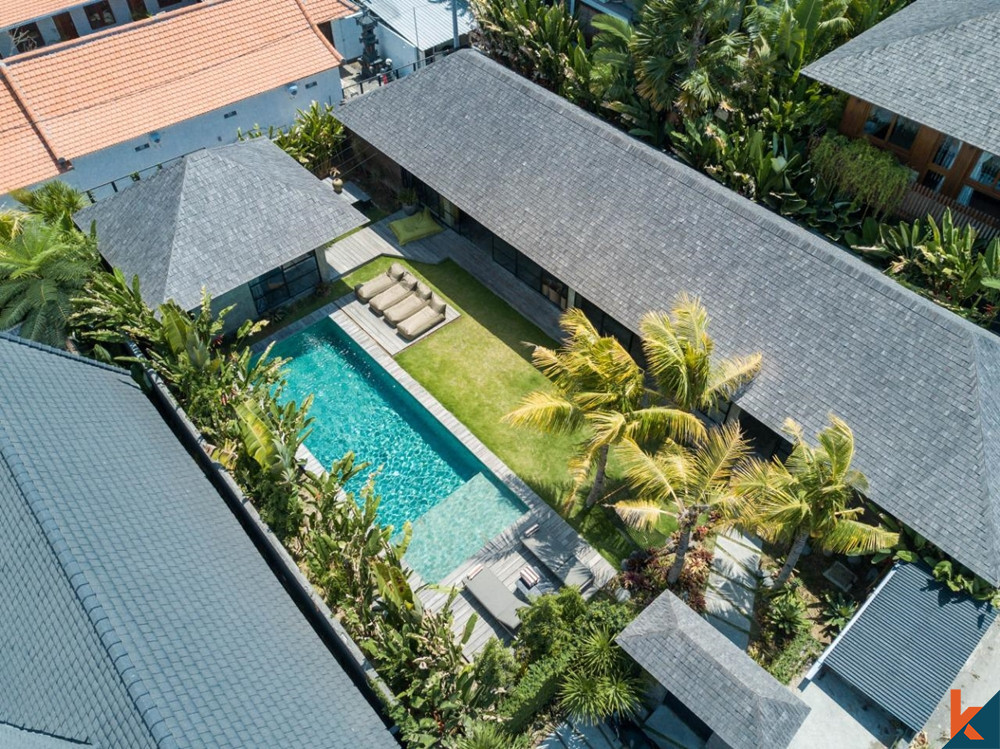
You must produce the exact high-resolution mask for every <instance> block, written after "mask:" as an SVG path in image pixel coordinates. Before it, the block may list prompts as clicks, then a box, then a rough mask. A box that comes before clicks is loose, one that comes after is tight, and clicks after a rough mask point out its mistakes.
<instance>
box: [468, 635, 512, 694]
mask: <svg viewBox="0 0 1000 749" xmlns="http://www.w3.org/2000/svg"><path fill="white" fill-rule="evenodd" d="M473 665H474V666H475V674H476V681H478V682H479V683H480V685H482V687H483V688H485V689H487V690H488V691H489V692H490V693H491V694H493V695H496V697H497V699H499V698H500V697H501V696H503V695H504V694H506V693H507V692H509V691H510V689H511V688H512V687H513V686H514V683H515V682H516V681H517V677H518V675H519V674H520V673H521V667H520V666H519V665H518V663H517V660H516V659H515V658H514V653H513V652H511V649H510V648H508V647H507V646H506V645H504V644H503V643H502V642H500V640H498V639H497V638H495V637H494V638H492V639H490V640H489V641H487V643H486V647H485V648H483V649H482V650H481V651H479V653H478V654H477V655H476V659H475V662H474V664H473Z"/></svg>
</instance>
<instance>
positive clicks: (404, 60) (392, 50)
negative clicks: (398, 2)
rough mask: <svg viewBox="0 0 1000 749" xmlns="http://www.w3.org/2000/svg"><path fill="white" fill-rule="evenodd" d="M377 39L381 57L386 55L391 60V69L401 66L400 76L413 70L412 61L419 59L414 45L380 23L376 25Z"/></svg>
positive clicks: (383, 57)
mask: <svg viewBox="0 0 1000 749" xmlns="http://www.w3.org/2000/svg"><path fill="white" fill-rule="evenodd" d="M378 40H379V45H378V51H379V53H380V54H381V55H382V59H383V60H384V59H385V58H387V57H388V58H389V59H390V60H392V67H393V69H400V68H402V70H399V77H400V78H402V77H403V76H406V75H409V74H410V73H412V72H413V63H414V62H416V61H417V60H418V59H420V58H419V53H418V51H417V48H416V47H414V46H413V45H412V44H410V43H409V42H408V41H406V40H405V39H404V38H403V37H401V36H400V35H399V34H397V33H396V32H395V31H393V30H392V29H390V28H388V27H386V26H383V25H382V24H379V26H378Z"/></svg>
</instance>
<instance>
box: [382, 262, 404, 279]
mask: <svg viewBox="0 0 1000 749" xmlns="http://www.w3.org/2000/svg"><path fill="white" fill-rule="evenodd" d="M385 273H386V275H387V276H389V277H390V278H393V279H395V280H397V281H398V280H399V279H400V278H402V277H403V274H404V273H406V268H404V267H403V266H402V265H400V264H399V263H393V264H392V265H390V266H389V270H387V271H386V272H385Z"/></svg>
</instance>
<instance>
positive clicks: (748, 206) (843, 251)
mask: <svg viewBox="0 0 1000 749" xmlns="http://www.w3.org/2000/svg"><path fill="white" fill-rule="evenodd" d="M450 56H456V57H457V56H461V57H467V58H468V59H469V61H470V62H472V63H473V64H475V65H477V66H478V67H480V68H482V69H483V70H484V71H486V72H487V73H491V74H496V73H499V75H494V77H496V78H497V79H498V80H502V81H506V82H507V83H509V84H510V85H512V86H514V87H515V88H517V89H518V90H520V91H521V92H523V93H526V94H528V95H530V96H531V97H533V98H534V99H535V100H536V101H539V102H541V103H542V104H543V105H545V106H548V107H549V108H550V109H552V110H554V111H556V112H558V113H560V114H562V115H564V116H567V117H568V118H569V119H571V120H572V122H573V123H574V124H575V125H577V126H578V127H580V128H583V129H585V130H589V131H590V132H592V133H595V134H597V135H600V136H601V137H604V138H605V139H606V140H607V141H608V142H609V143H611V144H612V145H614V146H615V147H617V148H620V149H622V150H625V151H627V152H628V153H629V154H630V155H633V156H636V157H638V158H641V159H643V160H644V161H646V162H647V163H649V164H651V165H652V166H654V167H657V168H661V167H662V165H663V163H664V162H666V163H667V164H668V165H669V166H670V167H671V168H670V173H669V174H668V175H666V176H668V178H670V179H676V180H677V181H678V182H680V183H681V184H683V185H684V186H685V187H688V188H689V189H692V190H695V191H697V192H698V193H699V194H700V195H701V196H702V197H703V198H705V199H707V200H711V201H712V202H714V203H715V204H716V205H719V206H720V207H722V208H724V209H725V210H726V211H728V212H731V213H736V214H740V215H743V216H744V217H746V218H748V219H749V220H751V221H753V223H754V224H756V225H757V226H758V227H759V228H760V229H762V230H764V231H767V232H768V233H770V234H773V235H776V236H780V237H781V238H783V239H787V240H788V241H790V242H793V243H794V244H795V246H796V247H797V248H798V249H800V250H802V251H804V252H808V253H809V254H810V255H812V256H814V257H816V258H818V259H820V260H822V261H823V262H824V263H826V264H828V265H832V266H833V267H834V268H835V269H836V270H838V271H839V272H841V273H844V274H845V275H849V276H851V278H853V279H854V280H855V281H860V282H862V283H864V284H865V285H866V286H867V287H868V288H870V289H872V290H873V291H875V292H877V293H879V294H881V295H882V296H885V297H886V298H888V299H891V300H893V301H895V302H897V303H899V304H901V305H903V306H905V307H907V308H908V309H910V310H911V311H912V312H915V313H916V314H920V315H921V316H922V317H924V318H925V319H927V320H928V321H929V322H932V323H934V324H936V325H938V326H940V327H942V328H944V329H945V330H948V331H949V332H955V333H957V332H958V330H960V329H962V328H964V329H965V330H966V331H970V332H974V333H976V334H978V335H985V336H990V337H992V336H993V334H992V333H990V332H989V331H987V330H984V329H983V328H981V327H979V326H977V325H975V324H973V323H971V322H969V321H968V320H966V319H965V318H963V317H960V316H959V315H957V314H955V313H954V312H952V311H951V310H949V309H946V308H944V307H942V306H940V305H938V304H935V303H934V302H932V301H931V300H929V299H927V298H925V297H923V296H921V295H920V294H917V293H916V292H914V291H912V290H910V289H908V288H906V287H905V286H903V285H902V284H900V283H898V282H897V281H894V280H893V279H891V278H888V277H887V276H885V274H883V273H880V272H879V271H878V270H876V269H875V268H873V267H871V266H870V265H868V264H867V263H865V262H864V261H863V260H861V259H860V258H858V257H856V256H855V255H853V254H852V253H851V251H850V250H848V249H847V248H845V247H841V246H840V245H838V244H835V243H833V242H832V241H830V240H829V239H827V238H826V237H823V236H820V235H819V234H817V233H815V232H813V231H810V230H808V229H805V228H804V227H801V226H799V225H798V224H796V223H795V222H793V221H791V220H790V219H788V218H786V217H784V216H782V215H781V214H778V213H775V212H773V211H771V210H769V209H767V208H765V207H764V206H762V205H760V204H758V203H755V202H753V201H752V200H750V199H749V198H745V197H743V196H741V195H739V194H737V193H734V192H733V191H732V190H729V189H728V188H727V187H725V186H724V185H722V184H721V183H719V182H717V181H716V180H714V179H712V178H711V177H709V176H707V175H704V174H702V173H700V172H698V171H697V170H696V169H694V168H693V167H690V166H688V165H686V164H683V163H682V162H680V161H679V160H677V159H676V158H674V157H673V156H672V155H671V154H669V153H667V152H665V151H661V150H659V149H656V148H653V147H652V146H650V145H649V144H647V143H643V142H642V141H639V140H637V139H636V138H634V137H633V136H631V135H629V134H628V133H625V132H623V131H621V130H619V129H618V128H616V127H614V126H612V125H610V124H609V123H607V122H605V121H603V120H601V119H599V118H597V117H595V116H594V115H593V114H592V113H590V112H587V111H585V110H583V109H581V108H580V107H577V106H576V105H574V104H570V103H569V102H567V101H566V100H564V99H562V98H561V97H560V96H558V95H557V94H555V93H553V92H551V91H549V90H548V89H545V88H542V87H541V86H539V85H538V84H535V83H532V82H531V81H529V80H527V79H526V78H523V77H522V76H520V75H518V74H517V73H515V72H513V71H511V70H509V69H508V68H506V67H504V66H502V65H500V64H499V63H497V62H495V61H494V60H492V59H490V58H489V57H486V56H485V55H483V54H481V53H479V52H476V51H473V50H460V51H458V52H455V53H453V55H450ZM450 56H449V57H450ZM444 62H447V60H445V61H444ZM429 69H430V70H432V69H433V66H428V67H427V68H423V69H422V70H419V71H417V72H416V73H412V74H411V75H408V76H406V77H405V78H404V79H402V80H401V81H396V82H395V83H394V84H393V85H398V84H400V83H404V82H405V81H406V80H407V79H409V78H413V76H415V75H417V74H419V73H422V72H423V71H424V70H429ZM386 89H388V87H387V86H384V87H382V88H381V89H378V90H376V91H372V92H371V93H369V94H367V95H366V97H372V96H377V95H378V94H379V92H380V91H383V90H386ZM358 98H359V99H360V98H361V97H358ZM678 166H679V167H682V168H681V169H677V168H676V167H678ZM748 212H749V213H748ZM953 328H954V330H952V329H953Z"/></svg>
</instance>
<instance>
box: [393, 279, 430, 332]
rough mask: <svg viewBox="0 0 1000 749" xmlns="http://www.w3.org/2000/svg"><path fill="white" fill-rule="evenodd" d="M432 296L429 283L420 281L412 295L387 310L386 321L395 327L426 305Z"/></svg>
mask: <svg viewBox="0 0 1000 749" xmlns="http://www.w3.org/2000/svg"><path fill="white" fill-rule="evenodd" d="M430 296H431V290H430V288H429V287H428V286H427V284H423V283H418V284H417V285H416V287H414V290H413V293H412V294H410V296H408V297H406V298H405V299H404V300H403V301H401V302H399V303H397V304H394V305H392V306H391V307H390V308H389V309H387V310H386V311H385V321H386V322H387V323H389V324H390V325H392V326H393V327H395V326H396V325H399V323H401V322H402V321H403V320H405V319H406V318H408V317H410V316H411V315H413V314H415V313H416V312H419V311H420V310H422V309H423V308H424V307H426V306H427V304H428V300H429V299H430Z"/></svg>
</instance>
